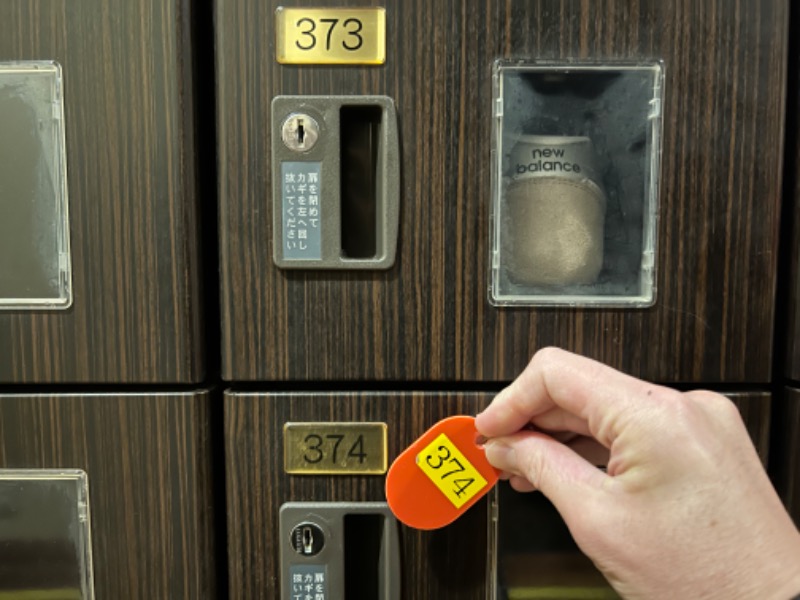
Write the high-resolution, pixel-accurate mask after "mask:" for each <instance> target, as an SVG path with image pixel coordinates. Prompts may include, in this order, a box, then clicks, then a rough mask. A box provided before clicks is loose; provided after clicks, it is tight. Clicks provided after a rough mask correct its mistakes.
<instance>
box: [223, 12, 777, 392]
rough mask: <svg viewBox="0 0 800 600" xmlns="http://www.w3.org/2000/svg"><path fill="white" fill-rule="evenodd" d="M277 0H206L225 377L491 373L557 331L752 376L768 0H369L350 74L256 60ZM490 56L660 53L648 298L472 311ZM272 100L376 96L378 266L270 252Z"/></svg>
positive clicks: (766, 353)
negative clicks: (378, 21) (213, 20)
mask: <svg viewBox="0 0 800 600" xmlns="http://www.w3.org/2000/svg"><path fill="white" fill-rule="evenodd" d="M279 4H280V5H285V6H295V5H302V4H303V3H302V2H297V1H294V0H293V1H286V2H283V1H282V2H277V1H273V2H254V1H252V0H219V2H217V50H218V61H217V62H218V87H219V95H218V106H219V112H218V122H219V145H220V153H221V154H220V202H221V211H220V214H221V236H222V237H221V253H222V286H223V290H222V298H223V307H222V312H223V357H224V358H223V362H224V371H223V373H224V377H225V378H227V379H231V380H259V379H266V380H271V379H282V380H302V379H319V380H326V379H337V380H340V379H389V380H420V381H421V380H484V381H486V380H507V379H511V378H512V377H513V376H514V374H515V373H517V372H518V371H519V370H520V369H521V367H522V366H523V365H524V364H525V362H526V361H527V360H528V358H529V357H530V355H531V354H532V353H533V352H534V351H535V350H536V349H537V348H539V347H541V346H544V345H559V346H562V347H565V348H568V349H571V350H575V351H579V352H581V353H584V354H587V355H589V356H592V357H595V358H598V359H601V360H603V361H604V362H607V363H609V364H612V365H614V366H615V367H620V368H622V369H625V370H626V371H628V372H631V373H634V374H636V375H639V376H643V377H647V378H650V379H654V380H660V381H704V382H713V381H728V382H733V381H744V382H746V381H751V382H765V381H768V380H769V379H770V369H771V366H770V360H771V356H772V347H771V341H772V335H771V331H772V327H773V325H772V322H773V298H774V288H775V266H776V249H777V232H778V221H779V205H780V178H781V156H782V139H783V133H782V123H783V102H784V92H785V67H786V40H787V34H786V29H787V28H786V21H787V15H788V6H789V3H788V0H763V1H759V2H751V1H749V0H714V1H711V2H693V1H691V0H666V1H665V0H639V1H636V0H633V1H630V2H612V1H610V0H601V1H596V2H586V1H580V0H565V1H563V2H549V1H547V0H531V1H527V2H522V1H511V0H508V1H505V2H498V1H495V0H485V1H479V0H463V1H462V0H446V1H441V2H438V1H437V2H428V1H427V0H409V1H403V2H383V3H374V4H379V5H385V6H386V11H387V60H386V65H385V66H382V67H362V68H357V67H347V68H343V67H334V68H331V67H318V66H311V67H294V66H280V65H278V64H277V63H276V62H275V48H274V33H273V30H274V10H275V7H276V6H277V5H279ZM312 4H313V5H315V6H317V5H339V4H341V3H340V2H337V1H336V0H319V1H315V2H313V3H312ZM351 4H352V5H358V6H361V5H371V4H373V2H370V1H369V0H365V1H357V2H353V3H351ZM496 58H529V59H548V60H549V59H563V58H576V59H588V60H593V61H603V60H607V59H608V60H619V59H625V60H636V59H654V58H655V59H658V58H660V59H663V60H664V64H665V69H666V81H665V106H664V113H665V120H664V144H663V163H662V179H661V195H660V202H661V208H660V215H659V218H660V220H659V226H658V237H659V244H658V253H657V261H658V262H657V270H658V276H657V286H658V298H657V303H656V305H655V307H653V308H652V309H644V310H619V309H614V310H577V309H539V310H528V309H497V308H493V307H492V306H490V305H489V303H488V301H487V287H488V274H487V264H488V262H489V260H488V253H489V248H488V239H489V205H490V201H489V198H490V158H489V152H490V142H491V135H490V127H491V119H490V103H491V66H492V62H493V60H494V59H496ZM279 94H386V95H388V96H391V97H392V98H394V100H395V101H396V103H397V110H398V116H399V121H400V127H401V140H400V141H401V154H402V165H401V167H402V173H401V178H402V191H401V195H402V207H401V213H400V240H399V246H398V260H397V264H396V265H395V267H394V268H393V269H391V270H389V271H388V272H368V273H343V272H314V271H301V272H287V271H282V270H280V269H278V268H276V267H275V266H274V265H273V263H272V256H271V252H272V250H271V249H272V235H273V232H272V225H271V218H272V217H271V215H272V209H271V203H272V199H271V193H270V190H271V189H272V188H271V185H272V184H271V173H270V168H269V165H270V158H271V157H270V136H271V123H270V111H269V109H268V107H269V104H270V101H271V100H272V98H273V97H274V96H276V95H279Z"/></svg>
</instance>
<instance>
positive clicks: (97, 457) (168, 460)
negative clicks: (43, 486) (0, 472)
mask: <svg viewBox="0 0 800 600" xmlns="http://www.w3.org/2000/svg"><path fill="white" fill-rule="evenodd" d="M210 401H211V399H210V397H209V394H208V393H207V392H197V393H168V394H157V393H153V394H119V395H114V394H87V395H72V394H69V395H58V394H56V395H49V396H38V395H28V394H21V395H0V468H78V469H83V470H85V471H86V473H87V474H88V481H89V499H90V512H91V529H92V530H91V535H92V550H93V563H94V585H95V594H96V597H97V598H98V600H108V599H112V598H119V599H122V598H126V599H128V598H130V599H141V600H153V599H156V598H159V599H162V598H163V599H172V598H174V599H183V598H186V599H189V598H216V597H217V596H216V595H215V593H216V581H215V566H214V564H215V557H214V535H213V531H214V530H213V522H214V517H213V510H214V506H213V503H212V495H213V494H212V486H213V481H212V478H211V446H210V442H209V428H210V422H209V421H210ZM220 485H222V483H221V482H220Z"/></svg>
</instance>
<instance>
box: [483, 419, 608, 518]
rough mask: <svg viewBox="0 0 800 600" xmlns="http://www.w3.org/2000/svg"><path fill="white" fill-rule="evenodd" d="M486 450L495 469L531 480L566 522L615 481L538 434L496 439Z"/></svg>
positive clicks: (550, 439)
mask: <svg viewBox="0 0 800 600" xmlns="http://www.w3.org/2000/svg"><path fill="white" fill-rule="evenodd" d="M484 448H485V450H486V458H487V460H488V461H489V462H490V463H491V464H492V466H494V467H495V468H497V469H501V470H503V471H507V472H509V473H512V474H513V475H518V476H520V477H524V478H525V479H527V480H528V481H529V482H530V483H531V485H533V486H534V487H535V488H536V489H538V490H540V491H541V492H542V493H543V494H544V495H545V496H547V498H548V499H549V500H550V501H551V502H552V503H553V504H554V505H555V506H556V508H557V509H558V511H559V512H560V513H561V514H562V516H563V517H564V518H565V520H569V515H570V513H574V511H575V510H579V509H580V506H581V505H583V504H584V503H585V502H586V501H587V500H588V499H589V498H591V497H595V496H596V495H597V494H598V493H599V492H602V491H603V489H604V488H605V486H606V485H608V482H609V481H610V480H611V477H609V476H608V475H606V474H605V473H604V472H602V471H601V470H600V469H598V468H597V467H595V466H594V465H592V464H591V463H589V462H587V461H586V460H585V459H584V458H583V457H581V456H580V455H578V454H577V453H576V452H575V451H573V450H572V449H571V448H569V447H568V446H565V445H564V444H562V443H561V442H559V441H557V440H554V439H553V438H552V437H550V436H549V435H546V434H544V433H541V432H538V431H524V432H520V433H517V434H515V435H511V436H507V437H501V438H493V439H491V440H489V441H488V442H486V445H485V447H484Z"/></svg>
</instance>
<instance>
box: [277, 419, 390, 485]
mask: <svg viewBox="0 0 800 600" xmlns="http://www.w3.org/2000/svg"><path fill="white" fill-rule="evenodd" d="M386 463H387V459H386V423H286V424H285V425H284V426H283V464H284V469H285V470H286V472H287V473H293V474H307V475H323V474H332V475H335V474H339V475H345V474H362V475H373V474H374V475H379V474H383V473H385V472H386Z"/></svg>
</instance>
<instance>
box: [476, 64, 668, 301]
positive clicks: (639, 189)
mask: <svg viewBox="0 0 800 600" xmlns="http://www.w3.org/2000/svg"><path fill="white" fill-rule="evenodd" d="M661 81H662V68H661V65H660V63H657V62H656V63H649V64H643V65H586V64H577V63H567V64H547V65H541V64H527V63H518V62H507V61H506V62H498V63H497V64H496V65H495V75H494V97H495V103H494V106H495V111H496V112H495V119H494V130H493V136H494V137H493V149H494V154H493V198H492V199H493V202H492V223H493V225H492V236H493V239H492V242H493V243H492V245H491V256H490V272H491V275H492V282H491V290H490V300H491V301H492V303H493V304H495V305H499V306H503V305H548V304H550V305H571V306H572V305H579V306H592V305H619V306H649V305H651V304H652V303H653V302H654V301H655V264H654V262H653V261H654V256H655V243H656V239H655V234H656V231H655V224H656V214H657V201H658V163H659V160H658V159H659V152H660V124H661V108H660V107H661V94H662V84H661Z"/></svg>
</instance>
